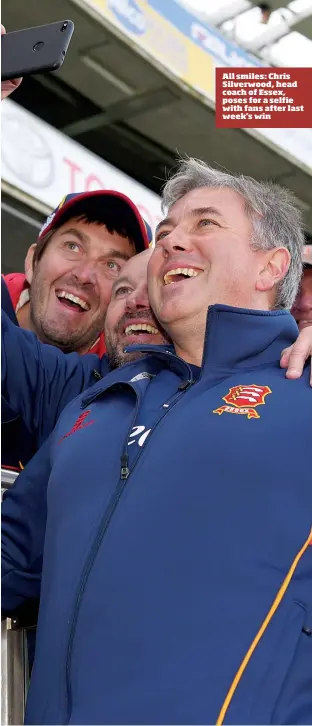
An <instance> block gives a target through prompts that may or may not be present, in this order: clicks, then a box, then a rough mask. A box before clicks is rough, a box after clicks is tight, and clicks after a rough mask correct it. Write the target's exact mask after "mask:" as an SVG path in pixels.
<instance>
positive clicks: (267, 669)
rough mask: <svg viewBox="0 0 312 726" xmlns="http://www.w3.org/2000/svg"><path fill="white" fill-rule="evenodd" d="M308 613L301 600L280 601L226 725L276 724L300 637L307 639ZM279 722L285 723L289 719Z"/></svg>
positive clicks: (240, 683) (250, 664) (244, 675)
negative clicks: (283, 691)
mask: <svg viewBox="0 0 312 726" xmlns="http://www.w3.org/2000/svg"><path fill="white" fill-rule="evenodd" d="M305 616H306V609H305V607H304V605H302V603H300V602H294V601H293V600H286V601H285V600H284V601H283V602H282V603H281V605H280V606H279V608H278V610H277V612H276V613H275V615H274V616H273V618H272V620H271V622H270V623H269V625H268V627H267V629H266V630H265V633H264V634H263V636H262V638H261V640H260V642H259V643H258V645H257V647H256V648H255V651H254V653H253V655H252V657H251V659H250V662H249V664H248V665H247V668H246V670H245V672H244V674H243V675H242V679H241V681H240V682H239V684H238V686H237V690H236V692H235V694H234V696H233V700H232V703H231V706H230V708H229V711H228V713H227V716H226V717H225V721H224V723H225V724H237V723H240V724H242V725H243V724H273V723H277V721H273V717H274V713H275V711H276V707H277V703H278V701H279V698H280V695H281V692H282V689H283V685H284V683H285V680H286V678H287V677H288V674H289V673H290V672H291V669H292V664H293V662H294V660H295V656H296V652H297V648H298V644H299V641H300V638H301V637H305V638H308V636H307V635H304V634H303V632H302V628H303V626H304V623H305ZM309 640H310V638H309ZM311 640H312V638H311ZM285 717H286V718H287V714H285ZM278 723H279V724H285V723H287V721H286V720H283V721H279V722H278ZM293 723H295V722H293Z"/></svg>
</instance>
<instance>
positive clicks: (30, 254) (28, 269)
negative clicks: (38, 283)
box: [25, 242, 37, 285]
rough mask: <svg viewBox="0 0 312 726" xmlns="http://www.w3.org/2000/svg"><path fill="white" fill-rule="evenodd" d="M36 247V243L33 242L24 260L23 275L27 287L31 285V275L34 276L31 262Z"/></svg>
mask: <svg viewBox="0 0 312 726" xmlns="http://www.w3.org/2000/svg"><path fill="white" fill-rule="evenodd" d="M36 247H37V243H36V242H34V244H32V245H30V247H29V250H28V252H27V255H26V259H25V275H26V280H27V282H28V284H29V285H31V283H32V279H33V274H34V268H33V262H34V254H35V249H36Z"/></svg>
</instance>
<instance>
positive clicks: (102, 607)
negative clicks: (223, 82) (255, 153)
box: [2, 160, 312, 724]
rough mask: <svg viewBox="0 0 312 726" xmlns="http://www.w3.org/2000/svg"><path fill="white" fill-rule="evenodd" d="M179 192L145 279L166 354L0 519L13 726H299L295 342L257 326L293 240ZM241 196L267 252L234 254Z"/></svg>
mask: <svg viewBox="0 0 312 726" xmlns="http://www.w3.org/2000/svg"><path fill="white" fill-rule="evenodd" d="M215 174H217V175H218V178H217V180H218V182H219V184H218V186H217V185H216V182H215V181H214V183H212V182H211V179H213V175H215ZM200 175H202V177H201V176H200ZM181 177H183V179H182V181H183V185H182V184H181V186H180V193H179V195H177V196H176V197H175V195H174V189H175V187H174V186H172V184H171V182H169V184H168V185H167V187H168V191H167V199H169V200H170V195H171V199H173V201H172V202H171V204H169V217H168V220H167V221H166V223H165V224H163V225H162V226H161V227H160V229H159V233H158V236H157V243H156V249H155V252H154V254H153V255H152V258H151V261H150V265H149V290H150V297H151V301H152V305H153V308H154V311H155V313H156V314H157V317H158V319H159V320H160V322H161V323H162V325H163V326H164V327H165V329H166V330H167V332H168V334H170V335H171V337H172V339H173V340H174V348H170V347H168V348H165V347H155V348H151V347H150V346H147V347H146V349H145V350H146V353H147V352H148V353H149V355H147V356H146V357H144V358H142V359H140V360H139V361H137V362H134V363H131V364H129V365H127V366H123V367H122V368H120V369H117V370H116V371H114V372H112V373H110V374H109V375H107V376H106V377H105V378H104V379H103V380H101V381H99V382H98V383H96V384H95V385H94V386H93V387H92V388H90V389H89V390H88V391H85V392H84V393H83V394H82V395H80V396H79V397H78V398H76V399H75V400H74V401H72V402H71V403H70V404H69V405H68V406H67V408H66V409H65V410H64V411H63V413H62V414H61V416H60V418H59V421H58V423H57V425H56V428H55V430H54V432H53V433H52V435H51V437H50V438H49V439H48V440H47V441H46V443H45V444H44V446H43V447H42V449H41V450H40V451H39V452H38V454H37V455H36V456H35V458H34V459H33V460H32V462H30V464H29V465H28V466H27V467H26V469H25V471H24V472H22V474H21V475H20V476H19V478H18V481H17V483H16V484H15V485H14V486H13V487H12V489H11V490H10V491H9V492H8V494H7V495H6V499H5V502H4V504H3V526H2V537H3V563H2V591H3V607H4V610H5V611H6V612H9V611H12V610H14V609H15V608H16V607H18V606H19V605H20V604H21V603H22V602H23V601H25V600H27V599H28V598H33V597H38V596H39V593H40V596H41V605H40V614H39V627H38V639H37V649H36V657H35V665H34V671H33V676H32V681H31V686H30V693H29V699H28V705H27V714H26V723H30V724H51V723H56V724H64V723H70V724H87V723H89V724H103V723H105V724H120V723H124V724H144V723H145V724H146V723H147V724H188V723H192V724H203V723H217V724H222V723H228V724H237V723H241V724H261V723H262V724H271V723H272V724H291V723H296V724H308V723H310V722H311V718H312V691H311V683H312V637H311V634H312V587H311V576H312V548H311V545H310V543H311V542H312V539H311V538H312V534H311V524H312V486H311V478H312V477H311V466H310V461H309V456H310V451H309V443H310V438H311V437H310V431H311V423H312V393H311V389H310V387H309V380H308V368H306V369H305V371H304V374H303V376H302V378H301V379H299V380H296V381H291V382H290V381H287V380H286V379H285V376H284V372H283V371H282V370H281V369H280V365H279V357H280V354H281V351H282V350H283V348H285V347H286V346H287V345H290V344H291V343H292V342H293V341H294V340H295V338H296V335H297V327H296V324H295V322H294V320H293V318H292V317H291V315H290V314H289V313H288V312H287V311H286V310H285V309H281V310H274V309H272V308H274V307H275V306H276V304H277V302H279V304H280V306H281V307H282V308H283V307H286V306H288V305H289V306H290V305H291V303H292V296H294V295H295V292H296V286H297V285H298V284H299V280H300V262H299V261H298V260H300V255H299V254H298V255H296V250H297V251H299V248H300V244H301V240H302V235H301V232H300V228H299V226H298V224H299V222H298V219H297V218H296V215H295V211H294V208H293V206H292V203H291V202H289V201H288V200H285V196H282V195H280V196H279V192H278V191H277V190H275V191H274V189H273V190H272V189H271V188H270V187H269V188H266V186H265V185H259V184H258V183H256V182H253V181H252V180H247V181H248V184H247V183H246V186H245V187H242V191H241V190H240V187H239V184H241V182H240V180H238V181H237V182H236V181H235V180H234V182H233V188H229V184H228V180H227V178H228V175H227V174H223V173H221V172H215V171H214V170H212V171H211V170H209V168H207V167H205V168H204V167H203V165H201V164H200V163H199V162H195V161H193V160H190V161H188V162H184V163H183V164H182V165H181V171H180V179H178V181H179V182H180V183H181ZM185 177H188V180H189V189H190V191H188V190H187V187H185ZM198 178H200V179H201V178H202V181H201V183H199V182H198ZM194 179H196V180H197V181H196V183H194ZM205 180H206V181H205ZM173 181H174V183H175V184H176V183H177V182H176V180H173ZM170 185H171V186H170ZM196 186H197V187H199V188H196ZM205 187H206V188H205ZM181 189H182V190H183V191H182V193H181ZM246 189H247V191H246ZM248 190H249V191H248ZM255 191H258V192H259V193H258V194H257V197H256V198H257V200H258V206H259V210H258V209H257V214H259V216H260V215H263V222H262V224H263V225H264V228H265V225H268V229H269V228H270V225H273V221H276V220H275V219H274V218H273V217H271V218H270V213H272V210H274V214H279V213H280V215H281V218H282V220H283V223H284V227H285V230H286V232H287V234H286V232H285V235H284V238H283V245H281V244H280V243H279V240H276V245H275V247H274V245H273V244H272V245H271V247H269V249H268V248H267V247H259V249H257V250H253V249H252V248H251V247H250V236H251V225H252V217H251V214H250V209H249V208H248V212H249V214H247V213H246V211H247V209H246V206H245V204H246V203H244V201H243V195H245V198H246V195H247V201H248V202H249V204H251V201H250V200H252V199H253V198H254V192H255ZM265 193H266V196H265ZM283 194H284V195H285V192H283ZM248 195H249V196H248ZM261 195H262V201H261ZM180 197H182V201H181V199H180ZM165 199H166V194H165ZM278 203H279V205H278ZM270 205H271V206H270ZM279 210H280V211H279ZM293 219H296V229H297V234H296V232H294V229H293V227H292V224H291V222H292V220H293ZM277 221H278V220H277ZM273 226H274V228H275V229H276V224H275V225H273ZM258 233H259V229H258ZM234 244H235V250H234V249H233V245H234ZM235 253H236V258H235ZM290 254H292V259H293V260H294V263H293V264H290ZM300 254H301V251H300ZM227 258H229V261H228V264H227ZM296 258H297V263H296ZM221 263H222V264H221ZM247 268H248V269H249V277H246V269H247ZM221 270H224V276H222V272H221ZM284 282H285V284H283V283H284ZM171 286H172V287H171ZM170 288H171V289H170ZM120 294H121V295H122V294H123V292H122V290H121V292H120ZM220 297H221V298H222V297H223V298H224V299H225V303H226V304H220V302H221V301H220ZM239 297H240V298H241V301H242V303H243V304H244V306H245V307H244V308H240V307H237V303H238V301H239ZM213 301H215V302H216V303H217V304H213ZM248 301H249V306H248V305H247V302H248ZM204 302H205V303H206V307H205V304H204ZM234 302H235V303H236V306H234V307H233V303H234ZM260 302H262V305H261V304H259V303H260ZM231 303H232V305H231ZM207 306H208V318H207ZM257 308H258V309H257ZM11 327H12V328H13V326H11ZM10 330H11V328H9V326H8V331H7V335H8V336H9V335H10ZM17 333H18V331H17ZM30 337H31V336H29V339H30ZM30 345H31V343H30ZM142 352H144V347H143V349H142ZM63 365H64V363H62V362H61V360H60V361H59V364H58V366H59V368H58V366H57V370H56V371H55V373H56V375H59V377H60V380H63V378H62V376H63V369H62V366H63ZM30 375H31V373H30ZM41 383H43V389H42V390H40V389H39V387H38V391H37V395H36V397H35V401H34V402H33V411H34V413H36V411H37V410H38V406H39V408H40V406H42V401H41V399H42V396H44V395H45V391H44V381H43V380H41ZM289 449H291V452H290V455H289V454H288V450H289Z"/></svg>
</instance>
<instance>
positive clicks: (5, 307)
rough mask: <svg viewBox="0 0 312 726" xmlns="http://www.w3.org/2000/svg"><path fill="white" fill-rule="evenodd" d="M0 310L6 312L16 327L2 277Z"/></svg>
mask: <svg viewBox="0 0 312 726" xmlns="http://www.w3.org/2000/svg"><path fill="white" fill-rule="evenodd" d="M1 308H2V310H4V311H5V312H6V314H7V315H8V317H9V318H10V320H12V323H14V325H18V321H17V317H16V315H15V310H14V307H13V303H12V300H11V297H10V293H9V291H8V288H7V285H6V282H5V279H4V277H3V275H1Z"/></svg>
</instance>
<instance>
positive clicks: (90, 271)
mask: <svg viewBox="0 0 312 726" xmlns="http://www.w3.org/2000/svg"><path fill="white" fill-rule="evenodd" d="M73 274H74V277H76V278H77V281H78V282H79V283H80V284H81V285H93V287H94V286H95V285H96V283H97V280H98V274H97V268H96V265H95V264H93V263H92V262H91V261H86V260H81V261H80V262H79V264H77V265H76V267H75V268H74V270H73Z"/></svg>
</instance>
